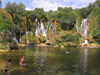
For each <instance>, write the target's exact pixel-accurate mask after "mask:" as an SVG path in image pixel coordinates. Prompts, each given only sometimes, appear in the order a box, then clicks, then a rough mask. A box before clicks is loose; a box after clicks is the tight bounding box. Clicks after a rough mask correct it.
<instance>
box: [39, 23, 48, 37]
mask: <svg viewBox="0 0 100 75" xmlns="http://www.w3.org/2000/svg"><path fill="white" fill-rule="evenodd" d="M40 31H41V33H42V34H43V35H44V36H45V37H46V36H47V34H46V32H45V28H44V25H43V24H42V22H41V27H40Z"/></svg>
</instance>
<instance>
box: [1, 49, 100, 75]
mask: <svg viewBox="0 0 100 75" xmlns="http://www.w3.org/2000/svg"><path fill="white" fill-rule="evenodd" d="M66 51H68V52H69V53H66ZM22 56H25V63H26V67H20V66H19V61H20V59H21V57H22ZM9 58H11V59H12V60H13V61H12V62H11V66H12V68H11V69H10V73H11V74H10V75H100V48H63V49H62V48H54V47H26V48H25V49H20V50H16V51H11V52H2V51H0V69H2V70H4V69H5V64H6V62H7V61H8V59H9ZM0 75H6V74H5V72H4V71H2V72H0Z"/></svg>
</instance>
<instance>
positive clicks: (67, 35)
mask: <svg viewBox="0 0 100 75" xmlns="http://www.w3.org/2000/svg"><path fill="white" fill-rule="evenodd" d="M62 38H63V39H64V40H65V41H66V42H69V41H73V40H74V36H73V35H72V34H71V33H68V34H66V35H65V36H62Z"/></svg>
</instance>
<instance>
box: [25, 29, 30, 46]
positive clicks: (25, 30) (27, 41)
mask: <svg viewBox="0 0 100 75" xmlns="http://www.w3.org/2000/svg"><path fill="white" fill-rule="evenodd" d="M25 33H26V38H27V42H26V43H27V44H29V40H28V31H27V27H25Z"/></svg>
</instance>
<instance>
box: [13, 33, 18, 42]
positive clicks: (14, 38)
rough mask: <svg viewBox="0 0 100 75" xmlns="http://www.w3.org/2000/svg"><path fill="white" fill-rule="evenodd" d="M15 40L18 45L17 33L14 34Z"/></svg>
mask: <svg viewBox="0 0 100 75" xmlns="http://www.w3.org/2000/svg"><path fill="white" fill-rule="evenodd" d="M13 39H14V40H15V41H16V43H18V40H17V39H16V34H15V32H14V37H13Z"/></svg>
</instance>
